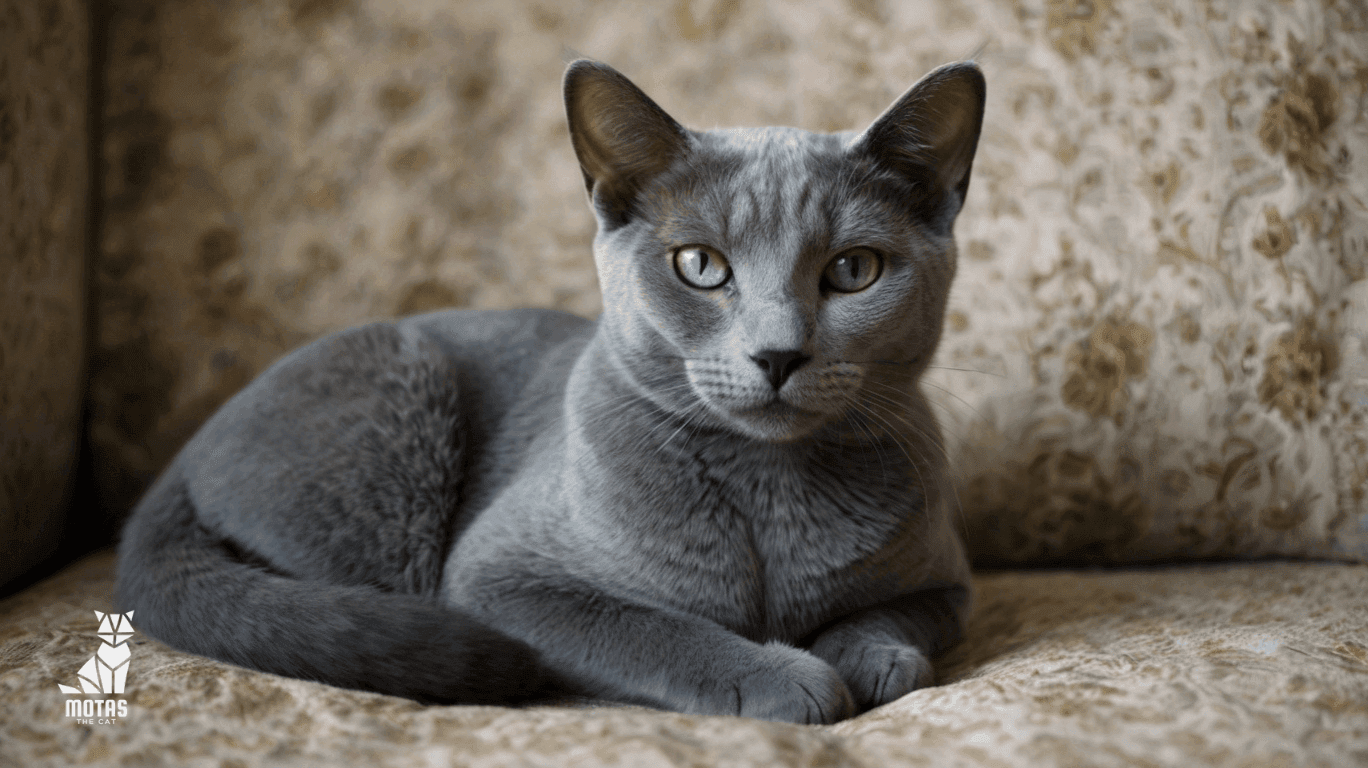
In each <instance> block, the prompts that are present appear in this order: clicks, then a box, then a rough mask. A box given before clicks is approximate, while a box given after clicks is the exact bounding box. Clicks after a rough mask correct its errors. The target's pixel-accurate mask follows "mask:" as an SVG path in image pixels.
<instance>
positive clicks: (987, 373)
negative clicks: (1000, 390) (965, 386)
mask: <svg viewBox="0 0 1368 768" xmlns="http://www.w3.org/2000/svg"><path fill="white" fill-rule="evenodd" d="M926 369H927V370H928V371H929V370H933V369H934V370H937V371H959V372H960V373H981V374H983V375H984V376H996V377H997V378H999V379H1005V378H1007V374H1004V373H995V372H993V371H980V370H979V369H977V368H955V367H953V366H949V365H928V366H926Z"/></svg>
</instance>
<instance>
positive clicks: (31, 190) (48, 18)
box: [0, 0, 90, 585]
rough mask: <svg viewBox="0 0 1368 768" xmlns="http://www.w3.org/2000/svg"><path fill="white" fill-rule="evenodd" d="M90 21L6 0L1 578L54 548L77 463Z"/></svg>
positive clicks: (56, 2)
mask: <svg viewBox="0 0 1368 768" xmlns="http://www.w3.org/2000/svg"><path fill="white" fill-rule="evenodd" d="M89 21H90V20H89V9H88V5H87V4H86V3H82V2H77V0H51V2H47V1H46V0H45V2H42V3H33V2H24V1H23V0H4V2H0V585H3V584H4V583H5V582H7V581H9V580H10V579H11V578H13V577H15V576H18V575H19V574H21V573H23V572H24V570H25V569H26V568H28V567H29V566H31V565H33V564H34V563H36V562H38V561H40V560H42V559H43V558H44V557H45V556H46V555H48V554H50V553H51V552H52V550H53V548H54V547H55V546H56V544H57V539H58V537H59V536H60V535H61V533H62V523H63V520H64V517H65V511H64V505H65V504H66V501H67V495H68V493H69V491H70V488H71V471H72V470H73V469H74V467H75V464H76V452H77V445H78V439H79V436H80V423H79V417H80V413H81V396H82V394H83V387H82V381H81V380H82V374H83V372H84V361H83V360H82V353H83V352H84V351H85V345H84V342H85V263H86V258H85V251H86V244H85V227H86V197H87V194H88V192H89V188H90V185H89V182H88V178H87V170H86V152H87V134H86V96H87V87H86V80H87V75H88V71H89V68H90V59H89V56H88V55H87V50H88V48H89Z"/></svg>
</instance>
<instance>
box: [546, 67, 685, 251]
mask: <svg viewBox="0 0 1368 768" xmlns="http://www.w3.org/2000/svg"><path fill="white" fill-rule="evenodd" d="M565 113H566V118H567V119H568V120H569V123H570V141H571V142H572V143H573V144H574V145H575V156H576V157H577V158H578V159H579V164H580V170H582V171H583V172H584V184H585V186H586V187H588V189H589V197H590V199H591V200H592V202H593V206H594V210H595V211H596V212H598V214H599V215H600V217H602V219H603V220H604V221H605V223H607V224H609V226H617V225H621V224H624V223H626V222H627V220H629V219H630V218H631V216H632V214H633V211H634V205H635V203H636V197H637V194H638V193H639V192H640V191H641V188H642V186H643V185H644V184H645V183H646V182H647V181H649V180H650V179H651V178H652V177H654V176H656V175H658V174H660V173H663V172H664V171H665V170H666V169H667V168H669V167H670V164H671V163H673V162H674V161H675V160H676V159H677V158H679V157H680V156H681V155H682V154H683V153H684V152H685V151H686V150H687V149H688V146H689V141H690V139H689V133H688V131H686V130H685V129H684V128H683V126H681V125H680V124H679V123H677V122H675V120H674V118H672V117H670V116H669V115H668V114H666V113H665V110H663V109H661V108H660V107H658V106H656V103H655V102H654V101H651V99H650V97H648V96H647V95H646V94H645V93H642V91H641V89H640V88H637V87H636V86H635V85H633V84H632V81H630V80H628V79H627V78H625V77H623V76H622V75H621V74H619V73H618V71H617V70H615V69H613V68H612V67H610V66H608V65H607V64H602V63H600V62H597V61H591V60H589V59H580V60H579V61H576V62H573V63H572V64H571V65H570V67H569V68H568V69H567V70H566V71H565Z"/></svg>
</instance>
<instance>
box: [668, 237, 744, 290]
mask: <svg viewBox="0 0 1368 768" xmlns="http://www.w3.org/2000/svg"><path fill="white" fill-rule="evenodd" d="M674 267H675V272H676V273H678V274H679V279H680V280H683V281H684V282H685V283H686V284H688V285H691V286H693V287H694V288H703V289H708V288H717V287H719V286H721V285H722V284H723V283H725V282H727V279H728V278H730V277H731V265H730V264H728V263H727V259H726V258H725V257H723V256H722V254H720V253H718V252H717V251H715V250H713V249H712V248H709V247H708V246H706V245H686V246H684V247H683V248H680V249H679V250H677V251H675V252H674Z"/></svg>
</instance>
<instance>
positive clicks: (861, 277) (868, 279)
mask: <svg viewBox="0 0 1368 768" xmlns="http://www.w3.org/2000/svg"><path fill="white" fill-rule="evenodd" d="M882 272H883V259H881V258H880V257H879V254H877V253H875V252H873V251H871V250H869V249H868V248H852V249H850V250H848V251H846V252H845V253H842V254H840V255H839V256H837V257H836V258H834V259H832V260H831V263H830V264H828V265H827V267H826V270H825V271H823V272H822V277H823V278H824V279H825V280H826V284H827V285H828V286H830V287H831V289H832V290H836V291H840V292H841V293H855V292H856V291H863V290H864V289H866V288H868V287H869V286H871V285H873V284H874V281H875V280H878V279H879V274H880V273H882Z"/></svg>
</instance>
